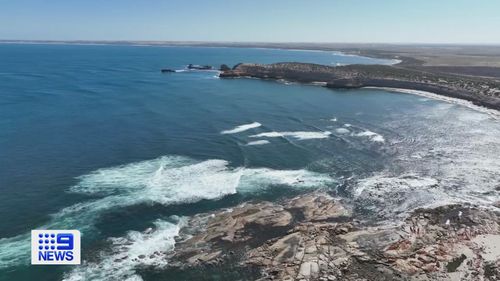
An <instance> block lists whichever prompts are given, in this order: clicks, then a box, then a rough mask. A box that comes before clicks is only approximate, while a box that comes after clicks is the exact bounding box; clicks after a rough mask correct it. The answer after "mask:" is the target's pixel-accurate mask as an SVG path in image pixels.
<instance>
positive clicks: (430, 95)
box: [361, 86, 500, 120]
mask: <svg viewBox="0 0 500 281" xmlns="http://www.w3.org/2000/svg"><path fill="white" fill-rule="evenodd" d="M361 89H377V90H385V91H388V92H394V93H402V94H409V95H417V96H421V97H425V98H429V99H433V100H439V101H442V102H446V103H451V104H456V105H460V106H463V107H466V108H469V109H471V110H474V111H478V112H481V113H485V114H488V115H490V116H491V117H492V118H494V119H496V120H499V119H500V111H499V110H497V109H493V108H487V107H484V106H480V105H476V104H474V103H473V102H471V101H468V100H464V99H460V98H454V97H447V96H443V95H439V94H436V93H433V92H427V91H422V90H413V89H405V88H391V87H373V86H367V87H362V88H361Z"/></svg>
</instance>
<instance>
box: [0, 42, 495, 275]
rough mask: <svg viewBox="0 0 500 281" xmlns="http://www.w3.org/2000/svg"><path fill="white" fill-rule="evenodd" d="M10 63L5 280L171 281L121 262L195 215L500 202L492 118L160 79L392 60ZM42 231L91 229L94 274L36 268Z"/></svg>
mask: <svg viewBox="0 0 500 281" xmlns="http://www.w3.org/2000/svg"><path fill="white" fill-rule="evenodd" d="M0 57H1V58H2V60H1V61H2V62H1V63H0V161H1V165H0V188H1V193H0V203H1V204H0V225H1V227H0V279H1V280H33V279H34V278H35V276H36V279H37V280H61V279H63V278H66V279H68V280H112V279H113V278H114V279H116V280H125V279H126V278H130V280H140V279H141V278H142V279H144V280H163V279H162V278H166V277H168V276H165V274H166V273H162V270H161V269H162V268H163V267H164V265H165V263H167V262H168V261H167V260H165V259H162V258H158V259H146V260H143V261H141V262H135V263H134V262H127V263H124V264H122V265H121V266H120V267H119V269H116V264H115V263H114V260H115V259H116V258H118V257H121V256H123V255H130V256H134V255H140V254H148V253H151V251H155V250H157V249H158V248H161V249H165V250H168V249H171V248H172V247H173V244H174V240H173V237H174V236H175V234H176V232H177V231H178V228H179V227H182V220H183V218H184V217H188V216H190V215H193V214H196V213H200V212H205V211H209V210H214V209H218V208H222V207H230V206H233V205H235V204H238V203H240V202H244V201H247V200H252V199H265V200H276V199H278V198H281V197H286V196H293V195H295V194H299V193H302V192H307V191H310V190H315V189H324V190H326V191H327V192H329V193H330V194H332V195H333V196H337V197H339V198H343V200H346V201H347V202H350V203H351V204H352V205H353V206H354V208H355V209H356V210H357V213H358V215H359V216H360V217H362V218H365V219H370V220H373V221H385V220H388V219H394V218H398V217H401V216H404V214H405V212H407V211H408V210H411V209H412V208H415V207H419V206H425V205H428V204H440V203H441V204H442V203H445V202H459V201H472V202H475V203H477V204H488V203H489V202H491V201H492V200H494V199H495V198H497V196H498V194H497V192H496V191H495V189H494V187H495V184H496V183H497V182H498V180H497V179H498V178H500V164H499V162H498V159H496V158H495V153H494V152H498V151H499V149H500V144H499V140H500V138H499V136H500V125H499V123H498V120H496V119H494V118H492V117H491V116H489V115H486V114H484V113H480V112H476V111H473V110H471V109H469V108H465V107H462V106H458V105H453V104H449V103H443V102H440V101H435V100H430V99H427V98H423V97H419V96H414V95H408V94H397V93H389V92H386V91H383V90H375V89H362V90H352V91H342V90H338V91H333V90H329V89H325V88H321V87H317V86H309V85H297V84H284V83H277V82H272V81H259V80H255V79H228V80H224V79H218V78H217V77H216V72H189V71H183V72H178V73H171V74H161V73H160V72H159V69H161V68H173V69H178V70H182V69H183V68H184V67H185V65H187V64H189V63H195V64H210V65H216V66H217V65H220V64H222V63H226V64H229V65H233V64H236V63H239V62H262V63H270V62H280V61H300V62H314V63H322V64H333V65H335V64H337V63H339V64H346V63H388V62H386V61H380V60H373V59H369V58H360V57H355V56H343V55H338V54H332V53H328V52H307V51H287V50H266V49H235V48H188V47H186V48H181V47H175V48H173V47H164V48H162V47H145V46H78V45H0ZM471 166H473V167H474V169H472V170H471V169H470V167H471ZM436 186H437V187H436ZM148 227H152V228H153V229H154V231H153V233H151V234H145V233H143V232H142V231H143V230H144V229H146V228H148ZM34 228H53V229H55V228H63V229H64V228H75V229H80V230H81V231H82V233H83V238H82V239H83V250H82V252H83V259H84V260H85V265H82V266H78V267H61V266H58V267H45V266H38V267H35V266H29V265H28V261H29V252H28V251H29V239H28V237H27V234H28V233H29V231H30V230H31V229H34ZM150 266H152V267H153V268H154V269H155V272H156V273H155V274H149V273H147V272H146V273H144V271H143V270H142V269H143V268H144V267H150ZM167 275H168V274H167ZM134 278H135V279H134ZM220 278H221V279H222V278H223V277H220ZM226 278H230V277H227V276H226Z"/></svg>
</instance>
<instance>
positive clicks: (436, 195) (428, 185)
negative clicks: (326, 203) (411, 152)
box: [352, 174, 446, 216]
mask: <svg viewBox="0 0 500 281" xmlns="http://www.w3.org/2000/svg"><path fill="white" fill-rule="evenodd" d="M438 184H439V182H438V181H437V180H436V179H434V178H430V177H420V176H417V175H411V174H407V175H401V176H397V177H393V176H390V175H385V174H377V175H374V176H372V177H369V178H366V179H362V180H360V181H358V183H357V185H356V186H355V188H354V189H353V192H352V193H353V195H354V196H355V200H357V201H358V202H359V203H360V204H361V205H362V206H365V207H366V208H368V209H372V210H373V211H377V212H378V213H379V215H380V216H391V215H398V214H406V212H409V211H411V210H414V209H416V208H419V207H429V206H431V205H433V204H435V203H436V202H437V201H440V200H443V199H444V198H446V197H445V194H444V193H443V191H442V190H441V189H439V188H438Z"/></svg>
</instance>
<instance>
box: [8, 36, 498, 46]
mask: <svg viewBox="0 0 500 281" xmlns="http://www.w3.org/2000/svg"><path fill="white" fill-rule="evenodd" d="M0 43H102V44H113V43H115V44H116V43H122V44H123V43H132V44H133V43H145V44H149V45H154V44H158V45H159V44H314V45H319V44H330V45H335V44H337V45H342V44H343V45H430V46H499V47H500V42H498V43H469V42H467V43H466V42H446V43H445V42H326V41H318V42H314V41H202V40H129V39H127V40H112V39H110V40H108V39H106V40H91V39H75V40H73V39H71V40H65V39H1V38H0Z"/></svg>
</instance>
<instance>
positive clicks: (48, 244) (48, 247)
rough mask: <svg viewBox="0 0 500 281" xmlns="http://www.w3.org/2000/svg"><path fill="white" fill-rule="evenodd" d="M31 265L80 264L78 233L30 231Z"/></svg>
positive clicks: (73, 231)
mask: <svg viewBox="0 0 500 281" xmlns="http://www.w3.org/2000/svg"><path fill="white" fill-rule="evenodd" d="M31 264H35V265H39V264H49V265H50V264H52V265H59V264H61V265H62V264H64V265H66V264H80V231H78V230H32V231H31Z"/></svg>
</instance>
